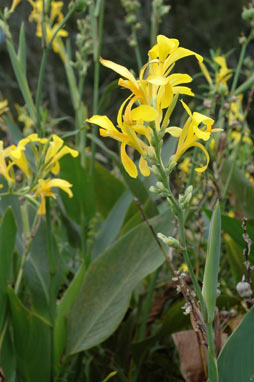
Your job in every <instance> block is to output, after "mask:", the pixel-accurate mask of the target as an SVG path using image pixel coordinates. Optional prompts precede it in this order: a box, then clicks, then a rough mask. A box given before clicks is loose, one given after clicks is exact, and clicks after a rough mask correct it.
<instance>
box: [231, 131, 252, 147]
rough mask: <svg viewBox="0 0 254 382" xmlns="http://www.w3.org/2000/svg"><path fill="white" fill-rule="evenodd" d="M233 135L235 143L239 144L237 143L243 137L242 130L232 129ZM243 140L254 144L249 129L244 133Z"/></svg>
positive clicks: (250, 144)
mask: <svg viewBox="0 0 254 382" xmlns="http://www.w3.org/2000/svg"><path fill="white" fill-rule="evenodd" d="M231 137H232V138H233V143H234V145H237V143H238V142H239V141H240V139H241V133H240V131H232V133H231ZM242 141H243V142H246V143H248V145H249V146H253V142H252V140H251V138H250V137H249V132H247V131H246V132H245V133H244V135H243V138H242Z"/></svg>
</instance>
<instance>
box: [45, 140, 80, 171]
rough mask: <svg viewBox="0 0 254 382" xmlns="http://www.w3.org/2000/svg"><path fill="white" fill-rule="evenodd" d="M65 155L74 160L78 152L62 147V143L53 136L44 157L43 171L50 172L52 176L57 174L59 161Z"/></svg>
mask: <svg viewBox="0 0 254 382" xmlns="http://www.w3.org/2000/svg"><path fill="white" fill-rule="evenodd" d="M66 154H71V156H73V157H74V158H76V157H77V156H78V155H79V152H78V151H77V150H73V149H71V148H70V147H68V146H66V145H64V141H63V140H62V139H61V138H59V137H58V136H57V135H55V134H53V135H52V136H51V141H50V142H49V148H48V150H47V152H46V156H45V170H50V171H51V172H52V173H53V174H54V175H56V174H58V172H59V170H60V165H59V160H60V159H61V158H62V157H63V156H64V155H66Z"/></svg>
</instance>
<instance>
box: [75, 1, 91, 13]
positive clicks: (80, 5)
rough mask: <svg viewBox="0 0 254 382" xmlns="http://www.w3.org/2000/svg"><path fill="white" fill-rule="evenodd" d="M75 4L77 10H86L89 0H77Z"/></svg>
mask: <svg viewBox="0 0 254 382" xmlns="http://www.w3.org/2000/svg"><path fill="white" fill-rule="evenodd" d="M75 6H76V11H77V12H84V11H85V10H86V8H87V6H88V1H87V0H76V2H75Z"/></svg>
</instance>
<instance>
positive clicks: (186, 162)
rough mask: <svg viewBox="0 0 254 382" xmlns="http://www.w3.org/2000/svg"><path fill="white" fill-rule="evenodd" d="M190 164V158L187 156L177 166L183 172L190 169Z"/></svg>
mask: <svg viewBox="0 0 254 382" xmlns="http://www.w3.org/2000/svg"><path fill="white" fill-rule="evenodd" d="M190 165H191V161H190V158H189V157H187V158H184V160H183V161H182V163H180V164H179V168H180V170H181V171H182V172H183V173H185V174H186V173H188V172H189V171H190Z"/></svg>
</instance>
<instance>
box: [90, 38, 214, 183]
mask: <svg viewBox="0 0 254 382" xmlns="http://www.w3.org/2000/svg"><path fill="white" fill-rule="evenodd" d="M188 56H195V58H196V59H197V60H198V62H200V63H201V62H202V60H203V59H202V57H201V56H200V55H199V54H197V53H195V52H193V51H191V50H188V49H185V48H182V47H180V46H179V41H178V40H176V39H169V38H167V37H165V36H162V35H159V36H157V44H155V45H154V46H153V47H152V49H150V50H149V52H148V61H147V63H146V64H145V65H144V66H143V67H142V68H141V70H140V72H139V78H138V79H136V78H135V77H134V75H133V74H132V73H131V72H130V71H129V70H128V69H127V68H125V67H124V66H122V65H119V64H116V63H114V62H112V61H109V60H104V59H102V58H101V59H100V62H101V64H102V65H104V66H106V67H108V68H110V69H112V70H114V71H115V72H116V73H118V74H119V75H120V76H121V78H120V79H119V82H118V84H119V86H121V87H123V88H126V89H128V90H129V91H130V92H131V94H130V96H129V97H128V98H127V99H126V100H125V101H124V102H123V104H122V105H121V107H120V109H119V112H118V116H117V125H118V126H117V127H115V126H114V124H113V123H112V122H111V121H110V119H109V118H108V117H107V116H105V115H104V116H100V115H94V116H93V117H91V118H90V119H88V120H87V121H88V122H90V123H94V124H96V125H98V126H99V127H100V134H101V135H102V136H107V137H111V138H114V139H115V140H117V141H119V142H121V160H122V163H123V166H124V168H125V170H126V171H127V172H128V174H129V175H130V176H131V177H134V178H135V177H137V175H138V171H137V168H136V165H135V163H134V162H133V160H132V159H131V158H130V157H129V156H128V154H127V152H126V146H131V147H133V148H134V149H135V150H136V151H137V152H138V153H139V154H140V160H139V169H140V172H141V173H142V174H143V175H144V176H148V175H149V174H150V168H149V166H148V163H147V158H148V153H149V152H151V151H154V146H153V143H152V137H153V129H155V130H156V131H157V132H158V133H160V134H161V135H163V134H165V133H168V134H170V135H172V136H173V137H175V138H178V146H177V151H176V153H175V155H174V156H173V158H172V160H173V161H175V162H178V160H179V159H180V157H181V156H182V154H183V153H184V152H185V151H186V150H188V149H189V148H191V147H199V148H200V149H202V150H203V152H204V153H205V156H206V164H205V165H204V166H202V167H199V168H197V169H196V170H197V171H200V172H202V171H204V170H205V169H206V168H207V166H208V162H209V155H208V153H207V151H206V149H205V147H204V146H203V145H202V144H201V143H199V142H198V140H200V139H202V140H204V141H207V140H208V139H209V137H210V135H211V133H212V132H213V131H217V130H218V129H212V125H213V122H214V121H213V120H212V119H211V118H208V117H206V116H204V115H202V114H200V113H195V112H194V113H193V114H192V113H191V111H190V109H189V107H188V106H187V105H186V104H185V103H184V102H182V104H183V107H184V109H185V110H186V111H187V113H188V115H189V118H188V120H187V122H186V123H185V125H184V127H183V128H180V127H176V126H169V122H170V116H171V114H172V111H173V109H174V107H175V104H176V101H177V97H178V95H179V94H183V95H189V96H193V95H194V94H193V92H192V91H191V89H190V88H189V86H186V84H188V83H190V82H191V81H192V78H191V76H189V75H188V74H183V73H172V71H173V68H174V66H175V64H176V62H177V61H178V60H180V59H182V58H184V57H188Z"/></svg>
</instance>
